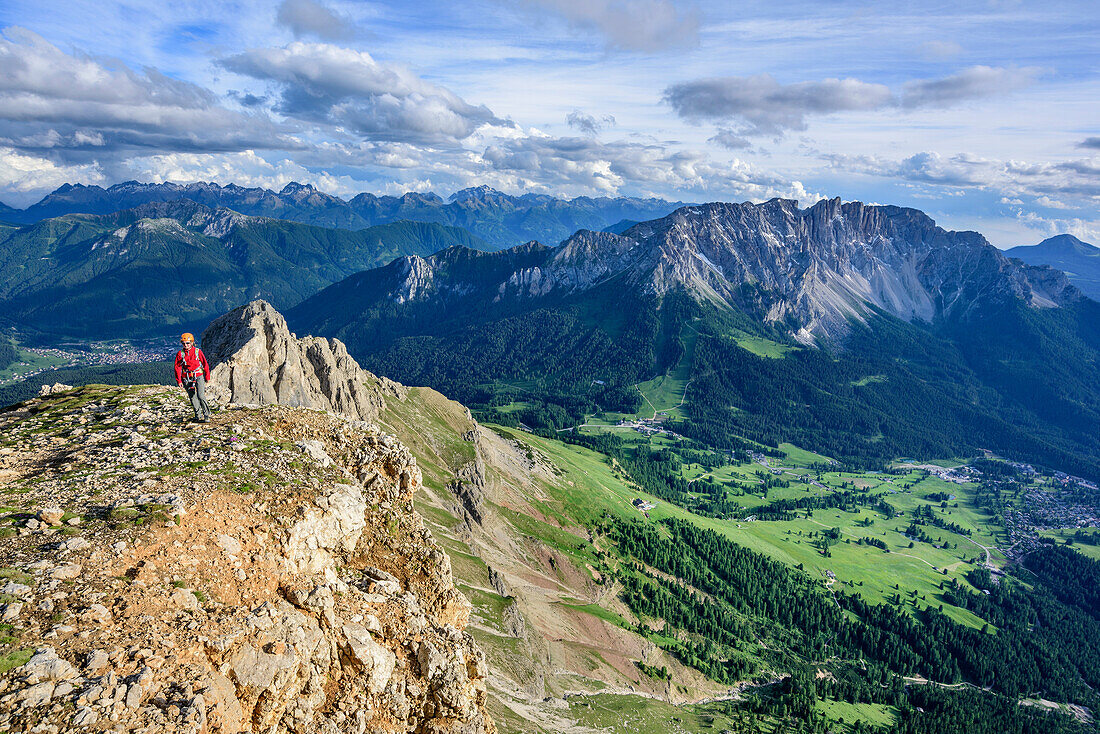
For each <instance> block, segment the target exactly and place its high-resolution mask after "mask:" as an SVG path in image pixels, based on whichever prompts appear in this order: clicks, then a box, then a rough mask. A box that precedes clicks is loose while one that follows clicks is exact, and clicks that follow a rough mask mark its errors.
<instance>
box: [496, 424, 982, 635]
mask: <svg viewBox="0 0 1100 734" xmlns="http://www.w3.org/2000/svg"><path fill="white" fill-rule="evenodd" d="M498 430H501V431H502V432H505V431H508V433H509V434H510V435H514V436H515V437H517V438H519V439H521V440H522V441H524V442H526V443H528V444H530V445H532V446H534V447H535V448H536V449H538V450H539V451H541V452H542V453H544V454H546V455H547V456H549V457H550V458H551V460H552V461H553V462H554V463H555V464H556V465H557V466H559V467H561V468H562V469H564V472H565V473H564V475H563V477H562V478H561V479H562V481H561V482H559V483H558V484H557V486H552V487H548V490H549V492H550V493H551V496H552V497H553V499H554V503H553V507H547V508H544V512H550V513H552V514H554V515H558V516H560V517H561V518H563V519H564V518H572V519H574V520H575V521H576V522H578V523H580V524H583V525H587V526H591V525H592V524H594V523H595V522H596V521H598V520H599V518H600V517H601V516H602V515H603V513H604V512H608V513H610V514H612V515H616V516H619V517H641V513H639V512H638V511H637V510H635V509H634V507H633V506H632V505H631V504H630V502H631V500H632V499H633V498H635V497H645V498H647V499H650V500H651V501H653V502H656V503H657V507H656V508H654V509H653V510H650V512H649V514H650V517H651V519H652V521H658V520H660V519H661V518H664V517H679V518H684V519H689V520H690V521H692V522H694V523H695V524H697V525H700V526H702V527H707V528H710V529H712V530H715V531H717V532H719V533H722V534H723V535H725V536H727V537H729V538H730V539H731V540H734V541H735V542H737V543H740V544H741V545H744V546H746V547H748V548H751V549H753V550H755V551H758V552H760V553H763V554H765V555H767V556H769V557H771V558H774V559H776V560H779V561H781V562H783V563H787V564H789V565H792V566H796V565H799V564H801V565H802V567H803V568H804V569H805V570H806V571H807V573H809V574H811V575H812V576H814V577H816V578H819V579H821V580H822V585H823V586H824V583H825V579H826V572H827V571H832V572H833V573H834V574H835V576H836V582H835V584H834V588H835V589H837V590H841V589H843V590H844V591H846V592H847V593H859V594H860V595H861V596H863V597H865V598H867V599H869V600H871V601H875V602H883V601H886V600H888V599H889V598H891V597H893V596H894V595H895V594H900V595H901V597H902V602H903V608H906V609H910V610H913V609H915V608H918V607H919V608H920V609H925V608H927V607H930V606H931V607H932V608H939V606H940V605H941V604H942V605H943V607H944V613H945V614H947V615H948V616H950V617H952V618H953V619H955V620H957V621H959V622H962V623H964V624H968V625H971V626H975V627H981V626H982V625H983V624H984V623H985V622H984V620H982V619H980V618H978V617H976V616H975V615H973V614H972V613H970V612H968V611H966V610H964V609H959V608H956V607H953V606H951V605H949V604H947V603H946V601H945V600H944V598H943V591H942V590H941V588H940V584H941V583H945V582H947V581H949V580H952V579H957V580H959V581H960V582H962V583H964V584H968V581H967V579H966V574H967V573H968V572H969V571H970V570H971V569H972V568H974V566H973V564H971V563H968V562H967V561H968V560H969V559H974V558H979V560H984V554H983V553H982V551H981V550H980V549H979V548H978V547H977V546H975V545H973V544H971V543H969V542H968V541H967V540H966V538H965V537H963V536H959V535H955V534H953V533H950V532H948V531H946V530H941V529H940V528H936V527H933V526H926V527H925V531H926V532H927V533H928V534H929V535H931V536H932V537H933V538H936V537H942V538H943V540H944V541H947V542H950V543H951V544H952V546H957V547H953V548H951V549H944V548H934V547H933V546H932V545H930V544H927V543H921V542H914V543H913V548H909V543H910V542H911V541H910V540H909V539H908V538H906V537H905V535H904V534H903V531H904V530H905V528H906V527H907V526H908V524H909V520H908V517H906V515H908V514H911V510H912V508H915V507H916V506H917V505H918V504H920V503H923V504H929V503H928V502H927V501H924V500H921V499H920V492H918V491H917V490H915V489H914V490H913V491H912V492H910V493H905V492H899V493H898V494H896V495H888V497H889V499H888V501H889V502H890V503H891V504H895V506H897V509H898V510H899V511H901V513H902V515H901V516H899V517H895V518H894V519H892V520H889V521H888V520H886V517H885V515H883V514H881V513H879V512H876V511H872V510H869V509H866V508H864V509H861V510H860V511H859V512H845V511H843V510H839V509H830V510H817V511H814V513H813V516H812V517H808V518H807V517H800V518H799V519H797V520H791V521H781V522H763V521H750V522H746V521H736V520H721V519H715V518H705V517H701V516H698V515H695V514H693V513H690V512H688V511H687V510H684V509H683V508H680V507H677V506H676V505H671V504H669V503H667V502H664V501H661V500H659V499H657V498H655V497H651V496H649V495H647V494H646V493H644V492H641V491H639V490H638V489H637V488H635V487H633V486H632V485H629V484H628V483H627V482H626V481H625V480H624V478H623V476H622V474H621V473H620V472H616V471H614V470H613V469H612V467H611V466H609V465H608V463H607V461H606V459H605V457H604V456H603V455H602V454H598V453H596V452H593V451H590V450H588V449H585V448H582V447H579V446H573V445H568V444H563V443H560V442H558V441H553V440H548V439H544V438H541V437H538V436H533V435H530V434H527V433H524V432H521V431H509V430H508V429H498ZM746 468H750V467H737V469H741V470H744V469H746ZM860 476H862V477H866V478H868V480H870V478H872V477H873V478H876V479H880V480H885V479H887V478H889V477H888V476H887V475H882V474H878V475H870V474H867V475H855V474H851V473H845V475H844V479H845V480H850V479H851V478H852V477H860ZM824 478H826V479H830V478H831V479H833V481H835V482H836V483H837V484H839V483H840V482H839V475H838V474H837V473H826V474H825V475H824ZM935 482H936V483H933V484H931V485H930V487H929V489H927V490H924V492H933V491H936V490H937V489H939V488H940V486H939V485H940V484H946V483H943V482H940V480H935ZM948 486H950V487H952V488H954V490H955V492H956V493H957V494H958V495H959V500H960V507H959V508H954V507H951V508H949V509H948V510H947V512H951V513H952V514H950V515H945V517H946V518H948V519H950V520H951V521H952V522H956V523H957V524H959V525H960V526H965V524H966V523H970V524H972V525H976V526H978V529H979V530H980V532H977V533H975V536H974V537H975V539H976V540H977V541H978V542H979V543H983V544H986V545H988V544H989V543H987V542H985V541H990V542H991V541H992V535H991V534H990V533H988V532H987V531H985V530H982V529H981V521H982V520H983V519H985V520H988V518H984V517H983V516H982V514H981V513H980V512H979V511H977V510H976V509H974V508H971V507H966V508H964V507H963V504H964V503H965V502H967V497H969V496H970V495H969V494H968V493H966V491H965V490H966V488H965V487H963V488H960V487H959V485H948ZM806 491H815V492H821V491H822V490H820V489H818V488H816V487H807V485H801V484H799V485H795V484H792V486H791V487H790V488H787V489H779V488H773V489H771V490H770V491H769V495H768V497H769V500H771V499H773V498H777V497H780V496H783V495H786V494H792V493H798V492H806ZM870 491H871V492H875V491H876V490H874V489H872V490H870ZM780 493H782V494H780ZM733 499H735V500H736V501H738V502H743V503H744V504H745V505H746V506H750V507H751V506H758V505H759V504H762V503H763V500H761V499H759V498H758V497H753V496H744V497H735V498H733ZM935 508H936V510H937V511H938V509H939V508H938V506H935ZM865 520H869V521H871V523H872V524H871V525H870V526H868V527H864V526H863V525H862V524H860V523H861V522H863V521H865ZM522 522H523V523H524V524H523V531H524V532H525V533H527V534H529V535H532V536H533V537H537V538H539V539H541V540H543V541H544V542H546V543H548V544H550V545H552V546H554V547H558V548H560V549H561V550H564V551H567V552H570V553H571V554H574V555H577V554H581V552H580V551H578V549H577V548H576V546H575V545H573V547H565V546H566V545H567V544H568V545H572V544H573V543H574V542H575V538H576V537H577V536H575V535H573V534H567V536H563V535H562V534H561V533H562V531H561V529H560V528H555V527H553V526H551V525H548V524H547V523H542V522H540V521H538V520H534V519H533V518H529V517H527V518H526V519H525V520H523V521H522ZM831 528H839V529H840V531H841V535H840V541H839V542H837V543H835V544H833V545H831V546H830V547H829V552H830V553H831V557H826V556H825V555H823V553H822V551H821V550H820V549H819V548H818V546H817V544H816V541H817V540H819V539H820V538H818V537H811V535H810V534H811V533H820V532H821V531H822V530H825V529H831ZM788 531H789V532H788ZM799 533H801V535H799ZM863 537H872V538H877V539H880V540H882V541H883V542H885V543H886V545H887V548H888V550H889V552H884V551H882V550H881V549H879V548H876V547H873V546H869V545H860V544H858V543H857V540H859V539H860V538H863ZM845 540H847V541H848V542H845ZM997 560H998V557H997V555H994V561H995V562H996V561H997ZM945 570H946V571H947V573H946V574H945V573H944V571H945ZM895 584H897V585H898V586H899V587H900V588H899V589H895V588H894V585H895ZM914 591H915V592H916V597H915V598H914V597H913V596H911V592H914Z"/></svg>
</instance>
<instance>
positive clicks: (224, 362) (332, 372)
mask: <svg viewBox="0 0 1100 734" xmlns="http://www.w3.org/2000/svg"><path fill="white" fill-rule="evenodd" d="M202 348H203V351H204V352H205V353H206V358H207V360H209V362H210V364H211V373H210V386H209V392H210V395H211V396H212V397H214V398H215V399H216V400H219V401H226V402H231V403H242V404H249V405H268V404H272V403H276V404H279V405H291V406H302V407H307V408H324V409H326V410H331V411H334V412H336V413H341V414H343V415H346V416H349V417H352V418H356V419H358V420H364V421H373V420H375V419H376V418H377V417H378V415H379V413H380V412H381V411H382V410H384V409H385V402H384V398H383V394H382V389H381V388H378V387H372V386H373V385H383V386H384V387H385V388H386V389H387V390H391V391H393V390H395V389H396V388H395V387H394V385H396V383H391V382H389V381H386V382H385V383H381V382H380V381H379V380H378V378H376V377H375V376H374V375H372V374H371V373H369V372H367V371H366V370H364V369H363V368H361V367H360V366H359V363H358V362H356V361H355V360H354V359H352V357H351V356H350V355H349V354H348V350H347V348H346V347H345V346H344V344H343V342H340V341H339V340H336V339H325V338H322V337H310V336H307V337H302V338H301V339H299V338H297V337H295V335H294V334H292V333H290V329H289V328H288V327H287V324H286V320H285V319H284V318H283V317H282V315H281V314H280V313H279V312H278V311H276V310H275V309H274V308H272V307H271V305H270V304H268V303H267V302H265V301H252V302H251V303H249V304H247V305H244V306H241V307H240V308H237V309H234V310H233V311H230V312H229V313H227V314H225V315H224V316H221V317H219V318H218V319H215V320H214V322H213V323H211V324H210V326H209V327H207V329H206V331H204V332H203V335H202Z"/></svg>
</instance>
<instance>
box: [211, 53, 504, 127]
mask: <svg viewBox="0 0 1100 734" xmlns="http://www.w3.org/2000/svg"><path fill="white" fill-rule="evenodd" d="M221 64H222V65H223V66H224V67H225V68H227V69H229V70H230V71H233V72H236V73H238V74H242V75H244V76H248V77H252V78H253V79H258V80H260V81H264V82H269V83H272V84H274V85H275V86H276V87H277V88H278V89H279V94H280V101H279V103H278V105H277V106H276V110H277V111H278V112H280V113H281V114H284V115H287V116H289V117H292V118H297V119H299V120H302V121H306V122H311V123H322V124H326V125H330V126H333V127H335V128H338V129H340V130H346V131H348V132H351V133H354V134H356V135H359V136H362V137H364V138H367V139H371V140H409V141H420V142H425V143H430V142H445V141H452V142H453V141H457V140H462V139H464V138H467V137H469V136H470V135H471V134H473V132H474V131H475V130H476V129H477V128H478V127H480V126H482V125H486V124H489V125H501V126H507V125H510V123H508V122H507V121H505V120H501V119H499V118H497V117H496V116H495V115H493V113H492V111H490V110H489V108H487V107H485V106H484V105H472V104H469V103H468V102H466V101H465V100H463V99H462V98H461V97H459V96H458V95H456V94H454V93H453V92H451V91H450V90H449V89H446V88H444V87H441V86H439V85H436V84H432V83H430V82H426V81H424V80H423V79H421V78H419V77H418V76H417V75H416V74H414V73H412V72H411V71H409V70H408V69H406V68H404V67H401V66H398V65H395V64H387V63H383V62H380V61H377V60H375V59H374V58H373V57H372V56H371V55H370V54H368V53H366V52H365V51H355V50H352V49H347V48H341V47H339V46H333V45H330V44H320V43H303V42H294V43H291V44H290V45H288V46H286V47H285V48H259V49H252V50H249V51H245V52H244V53H240V54H236V55H234V56H230V57H228V58H226V59H223V60H222V61H221Z"/></svg>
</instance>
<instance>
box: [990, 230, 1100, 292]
mask: <svg viewBox="0 0 1100 734" xmlns="http://www.w3.org/2000/svg"><path fill="white" fill-rule="evenodd" d="M1005 255H1007V256H1008V257H1015V258H1019V259H1020V260H1022V261H1023V262H1026V263H1028V264H1029V265H1048V266H1050V267H1052V268H1055V269H1057V270H1062V271H1064V272H1065V273H1066V275H1067V277H1068V278H1069V280H1070V282H1072V283H1073V284H1074V285H1076V286H1077V287H1078V288H1080V289H1081V292H1082V293H1084V294H1085V295H1087V296H1088V297H1089V298H1091V299H1093V300H1094V301H1100V247H1096V246H1095V245H1091V244H1089V243H1087V242H1082V241H1081V240H1079V239H1077V238H1076V237H1074V236H1073V235H1070V234H1060V235H1056V236H1054V237H1048V238H1047V239H1045V240H1043V241H1042V242H1040V243H1039V244H1037V245H1020V246H1019V247H1013V248H1011V249H1009V250H1005Z"/></svg>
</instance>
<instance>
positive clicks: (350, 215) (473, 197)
mask: <svg viewBox="0 0 1100 734" xmlns="http://www.w3.org/2000/svg"><path fill="white" fill-rule="evenodd" d="M183 199H186V200H190V201H194V202H196V203H199V204H203V205H205V206H209V207H213V208H219V207H220V208H226V209H232V210H233V211H236V212H240V213H241V214H248V215H252V216H262V217H272V218H275V219H286V220H290V221H294V222H301V223H303V224H312V225H315V226H319V227H336V228H340V229H350V230H359V229H364V228H366V227H372V226H375V225H378V224H386V223H389V222H395V221H402V220H407V221H414V222H437V223H439V224H447V225H451V226H455V227H462V228H463V229H467V230H469V231H470V232H472V233H473V234H475V235H477V236H478V237H480V238H481V239H482V240H484V241H485V242H487V243H488V244H489V245H490V246H491V247H492V248H494V249H499V248H503V247H512V246H513V245H517V244H519V243H521V242H526V241H528V240H532V239H537V240H540V241H542V242H547V243H557V242H560V241H561V240H563V239H564V238H566V237H568V236H569V235H571V234H573V233H574V232H576V231H577V230H578V229H597V230H598V229H603V228H604V227H607V226H609V225H613V224H614V223H616V222H620V221H621V220H623V219H631V220H644V219H653V218H654V217H662V216H664V215H666V214H668V213H669V212H671V211H673V210H674V209H677V208H678V207H680V206H683V203H682V202H669V201H664V200H662V199H636V198H626V197H619V198H607V197H599V198H590V197H586V196H582V197H577V198H575V199H559V198H555V197H552V196H546V195H543V194H525V195H523V196H510V195H508V194H503V193H501V192H499V191H496V190H494V189H491V188H489V187H488V186H478V187H476V188H469V189H463V190H462V191H458V192H456V193H454V194H452V195H451V196H450V198H449V199H447V200H446V201H444V200H443V199H441V198H440V197H439V196H437V195H435V194H432V193H426V194H421V193H411V192H410V193H407V194H404V195H402V196H374V195H373V194H365V193H364V194H359V195H358V196H356V197H355V198H353V199H351V200H350V201H345V200H344V199H341V198H339V197H336V196H332V195H330V194H326V193H323V192H321V191H318V190H317V189H315V188H314V187H313V186H310V185H305V184H299V183H289V184H287V185H286V186H285V187H284V188H283V189H282V191H278V192H275V191H271V190H270V189H262V188H243V187H241V186H237V185H235V184H229V185H227V186H220V185H218V184H215V183H192V184H174V183H157V184H150V183H139V182H137V181H127V182H126V183H120V184H116V185H114V186H111V187H109V188H106V189H104V188H101V187H99V186H85V185H83V184H65V185H64V186H61V187H60V188H58V189H57V190H55V191H53V192H52V193H50V194H48V195H46V196H45V197H44V198H43V199H42V200H41V201H39V202H38V203H37V204H34V205H32V206H30V207H28V208H26V209H12V208H11V207H7V206H5V205H3V204H0V221H5V222H11V223H14V224H31V223H34V222H39V221H41V220H43V219H49V218H52V217H59V216H64V215H66V214H111V213H114V212H117V211H122V210H124V209H132V208H133V207H136V206H140V205H142V204H148V203H152V202H164V201H178V200H183Z"/></svg>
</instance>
